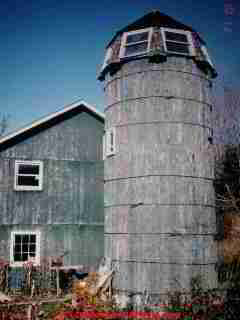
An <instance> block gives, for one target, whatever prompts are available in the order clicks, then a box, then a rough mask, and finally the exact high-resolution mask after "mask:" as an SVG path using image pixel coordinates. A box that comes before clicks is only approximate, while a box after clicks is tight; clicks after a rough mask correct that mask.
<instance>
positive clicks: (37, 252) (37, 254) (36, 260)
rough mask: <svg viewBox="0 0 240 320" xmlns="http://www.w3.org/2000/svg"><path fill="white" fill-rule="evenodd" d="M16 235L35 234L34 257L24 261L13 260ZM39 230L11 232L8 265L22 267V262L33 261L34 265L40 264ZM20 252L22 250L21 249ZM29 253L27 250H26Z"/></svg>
mask: <svg viewBox="0 0 240 320" xmlns="http://www.w3.org/2000/svg"><path fill="white" fill-rule="evenodd" d="M16 235H36V249H35V258H34V259H31V260H26V261H14V247H15V237H16ZM40 236H41V234H40V231H29V230H18V231H12V232H11V244H10V266H12V267H22V266H23V265H24V263H26V262H29V261H33V265H34V266H39V265H40ZM21 252H22V251H21ZM28 254H29V251H28Z"/></svg>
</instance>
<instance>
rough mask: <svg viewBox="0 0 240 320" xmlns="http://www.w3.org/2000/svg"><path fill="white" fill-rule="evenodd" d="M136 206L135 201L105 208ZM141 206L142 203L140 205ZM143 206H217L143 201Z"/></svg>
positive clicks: (212, 206) (213, 206)
mask: <svg viewBox="0 0 240 320" xmlns="http://www.w3.org/2000/svg"><path fill="white" fill-rule="evenodd" d="M131 206H136V204H134V203H123V204H121V203H120V204H113V205H105V206H104V208H114V207H131ZM138 206H140V205H138ZM141 206H142V207H144V206H160V207H161V206H175V207H178V206H191V207H197V206H199V207H210V208H216V207H217V206H216V205H211V204H202V203H156V202H155V203H143V204H141Z"/></svg>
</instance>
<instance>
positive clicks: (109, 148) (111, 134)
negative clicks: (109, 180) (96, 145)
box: [103, 127, 116, 159]
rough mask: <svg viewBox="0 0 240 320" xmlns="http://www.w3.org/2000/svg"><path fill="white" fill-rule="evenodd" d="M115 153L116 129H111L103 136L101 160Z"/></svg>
mask: <svg viewBox="0 0 240 320" xmlns="http://www.w3.org/2000/svg"><path fill="white" fill-rule="evenodd" d="M115 153H116V128H115V127H112V128H109V129H107V130H106V131H105V134H104V136H103V159H105V158H106V157H110V156H113V155H115Z"/></svg>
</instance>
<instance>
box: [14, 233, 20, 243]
mask: <svg viewBox="0 0 240 320" xmlns="http://www.w3.org/2000/svg"><path fill="white" fill-rule="evenodd" d="M19 243H21V235H20V234H16V235H15V244H19Z"/></svg>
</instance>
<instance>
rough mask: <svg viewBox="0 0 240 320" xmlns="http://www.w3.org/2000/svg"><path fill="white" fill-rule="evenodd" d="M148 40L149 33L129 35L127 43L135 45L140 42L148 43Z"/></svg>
mask: <svg viewBox="0 0 240 320" xmlns="http://www.w3.org/2000/svg"><path fill="white" fill-rule="evenodd" d="M147 40H148V31H146V32H141V33H135V34H130V35H128V36H127V40H126V43H134V42H138V41H147Z"/></svg>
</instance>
